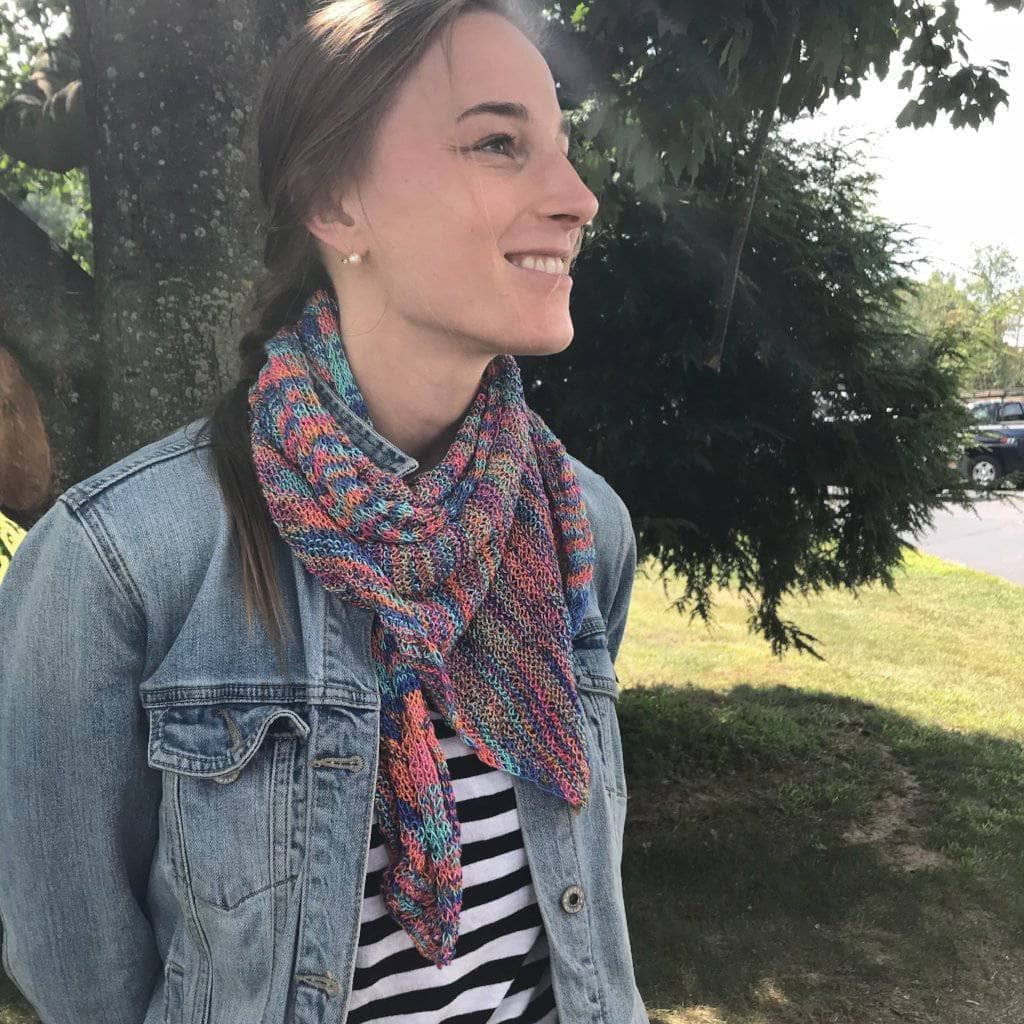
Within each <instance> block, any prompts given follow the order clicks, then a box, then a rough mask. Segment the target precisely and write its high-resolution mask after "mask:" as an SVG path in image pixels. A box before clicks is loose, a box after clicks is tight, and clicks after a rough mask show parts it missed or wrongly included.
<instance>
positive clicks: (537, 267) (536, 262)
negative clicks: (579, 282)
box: [505, 253, 572, 284]
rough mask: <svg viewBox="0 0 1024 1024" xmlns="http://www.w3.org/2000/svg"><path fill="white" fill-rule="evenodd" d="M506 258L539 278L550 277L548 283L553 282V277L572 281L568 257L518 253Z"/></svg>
mask: <svg viewBox="0 0 1024 1024" xmlns="http://www.w3.org/2000/svg"><path fill="white" fill-rule="evenodd" d="M505 259H506V260H507V261H508V262H509V263H511V264H512V266H513V267H515V268H516V269H517V270H523V271H525V272H526V273H527V274H530V275H532V276H534V277H535V278H536V279H537V280H541V279H543V278H545V277H546V278H548V279H549V280H548V283H549V284H550V283H551V280H550V279H551V278H555V279H556V281H557V282H558V283H561V282H563V281H564V282H567V283H570V284H571V283H572V278H571V277H570V276H569V260H568V258H564V259H563V258H561V257H558V256H520V255H516V254H512V253H510V254H508V255H506V256H505Z"/></svg>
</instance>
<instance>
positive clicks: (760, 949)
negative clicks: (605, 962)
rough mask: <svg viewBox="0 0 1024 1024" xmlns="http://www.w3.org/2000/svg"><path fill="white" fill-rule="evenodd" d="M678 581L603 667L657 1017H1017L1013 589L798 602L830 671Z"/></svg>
mask: <svg viewBox="0 0 1024 1024" xmlns="http://www.w3.org/2000/svg"><path fill="white" fill-rule="evenodd" d="M675 593H676V588H675V586H674V585H673V584H671V583H670V584H669V590H668V593H667V594H666V593H665V591H664V589H663V587H662V585H661V583H659V582H658V581H656V580H655V579H654V578H645V577H644V576H643V575H642V574H641V575H639V576H638V577H637V580H636V585H635V589H634V596H633V602H632V605H631V609H630V618H629V625H628V629H627V631H626V638H625V641H624V643H623V646H622V650H621V652H620V655H619V659H618V662H617V669H618V672H619V676H620V681H621V684H622V686H623V691H622V694H621V696H620V702H619V717H620V721H621V725H622V732H623V747H624V751H625V756H626V761H627V773H628V777H629V782H630V803H629V817H628V821H627V832H626V844H625V853H624V857H623V880H624V885H625V891H626V902H627V907H628V912H629V916H630V927H631V934H632V936H633V955H634V960H635V962H636V965H637V976H638V982H639V985H640V988H641V991H642V993H643V995H644V998H645V1000H646V1002H647V1005H648V1007H649V1009H650V1013H651V1017H652V1020H654V1021H656V1022H660V1024H798V1022H799V1024H825V1022H841V1024H869V1022H870V1024H907V1022H920V1024H939V1022H941V1024H982V1022H984V1024H1020V1022H1021V1021H1024V885H1022V880H1024V746H1022V743H1021V741H1022V740H1024V666H1022V665H1021V663H1020V659H1019V657H1018V644H1019V642H1020V641H1019V639H1018V638H1020V637H1021V636H1024V588H1019V587H1016V586H1013V585H1011V584H1009V583H1004V582H1002V581H1000V580H997V579H995V578H993V577H991V576H986V575H984V574H981V573H975V572H970V571H968V570H964V569H960V568H957V567H954V566H951V565H949V564H947V563H944V562H942V561H940V560H938V559H935V558H929V557H926V556H919V555H910V556H909V557H908V559H907V562H906V571H905V573H904V574H903V575H902V576H901V577H900V580H899V583H898V591H897V592H896V593H891V592H889V591H886V590H885V589H884V588H877V589H873V590H870V591H867V592H865V593H862V594H861V596H860V597H859V598H854V597H852V596H850V595H846V594H838V593H836V594H828V595H825V596H823V597H820V598H815V599H813V600H811V601H803V600H797V601H793V602H792V603H791V604H790V606H789V608H788V610H787V613H788V616H789V617H791V618H794V619H796V621H798V622H799V624H800V625H801V626H802V627H803V628H805V629H807V630H809V631H810V632H811V633H813V634H814V635H816V636H817V637H818V638H819V650H820V652H821V653H822V654H823V655H824V656H825V658H826V659H827V660H826V661H825V662H818V661H815V660H813V659H811V658H808V657H798V656H795V655H793V656H787V657H785V658H784V659H781V660H780V659H776V658H774V657H773V656H772V655H771V653H770V651H769V650H768V648H767V645H766V644H765V643H764V642H763V641H762V640H760V639H758V638H754V637H751V636H750V635H749V634H748V633H747V629H746V623H745V619H746V613H745V610H744V607H743V605H742V603H741V602H740V601H739V600H738V599H736V598H734V597H732V596H730V595H726V594H723V595H720V600H719V604H718V608H717V612H716V615H717V621H716V624H715V625H714V627H713V628H711V629H710V630H709V629H707V628H705V627H704V625H703V624H702V623H699V622H698V623H695V624H690V623H689V622H688V620H687V618H686V617H685V616H680V615H679V614H678V613H677V612H675V611H673V610H672V609H671V597H672V596H674V595H675ZM4 984H5V983H4V982H3V980H2V978H0V1024H29V1022H30V1021H34V1020H35V1018H34V1017H33V1016H31V1015H30V1013H29V1012H27V1011H26V1010H25V1008H24V1005H23V1004H22V1003H20V1002H19V1001H18V1000H17V998H16V996H15V994H14V991H13V989H12V988H11V987H10V986H9V985H8V986H7V987H6V988H5V987H4Z"/></svg>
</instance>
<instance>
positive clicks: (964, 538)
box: [913, 492, 1024, 584]
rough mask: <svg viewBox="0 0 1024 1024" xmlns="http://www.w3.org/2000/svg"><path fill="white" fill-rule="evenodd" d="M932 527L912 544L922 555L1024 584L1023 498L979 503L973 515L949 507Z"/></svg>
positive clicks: (937, 517)
mask: <svg viewBox="0 0 1024 1024" xmlns="http://www.w3.org/2000/svg"><path fill="white" fill-rule="evenodd" d="M934 523H935V526H934V529H932V530H930V531H928V532H927V533H924V534H922V535H921V536H920V537H918V538H917V540H916V541H914V542H913V543H916V544H917V546H918V547H919V548H921V550H922V551H926V552H927V553H928V554H929V555H938V556H939V558H945V559H947V560H948V561H950V562H956V563H958V564H959V565H966V566H968V567H969V568H971V569H980V570H981V571H982V572H990V573H992V574H993V575H995V576H1002V577H1003V579H1007V580H1011V581H1012V582H1014V583H1021V584H1024V494H1021V493H1020V492H1017V493H1011V494H1010V495H1009V496H1008V497H999V498H990V499H987V500H986V499H979V501H978V503H977V504H976V505H975V506H974V511H968V510H966V509H962V508H958V507H957V506H952V507H949V508H947V509H945V510H942V511H939V512H936V513H935V517H934Z"/></svg>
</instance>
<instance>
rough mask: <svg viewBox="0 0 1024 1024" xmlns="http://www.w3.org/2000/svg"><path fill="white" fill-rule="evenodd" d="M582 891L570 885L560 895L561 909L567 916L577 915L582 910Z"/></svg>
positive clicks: (579, 887) (576, 886) (580, 888)
mask: <svg viewBox="0 0 1024 1024" xmlns="http://www.w3.org/2000/svg"><path fill="white" fill-rule="evenodd" d="M583 903H584V896H583V889H582V887H581V886H578V885H570V886H569V888H568V889H566V890H565V892H563V893H562V909H563V910H564V911H565V912H566V913H567V914H578V913H579V912H580V911H581V910H582V909H583Z"/></svg>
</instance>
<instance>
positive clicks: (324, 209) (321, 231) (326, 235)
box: [305, 192, 360, 256]
mask: <svg viewBox="0 0 1024 1024" xmlns="http://www.w3.org/2000/svg"><path fill="white" fill-rule="evenodd" d="M305 224H306V230H307V231H308V232H309V233H310V234H311V235H313V236H314V237H316V238H318V239H319V240H320V241H321V242H322V243H323V244H324V245H326V246H328V247H329V248H331V249H334V250H335V251H336V252H338V253H340V254H341V255H343V256H347V255H348V254H349V253H350V252H353V251H355V250H357V249H358V248H359V244H360V239H359V237H358V236H359V231H358V228H357V227H356V222H355V218H354V217H352V215H351V214H350V213H348V212H347V211H346V209H345V206H344V202H343V197H342V195H341V194H339V193H335V192H332V193H331V197H330V199H329V200H327V201H325V202H324V203H322V204H320V205H319V206H318V207H317V208H316V209H315V210H314V211H313V213H312V214H310V216H309V218H308V219H307V220H306V222H305Z"/></svg>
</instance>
